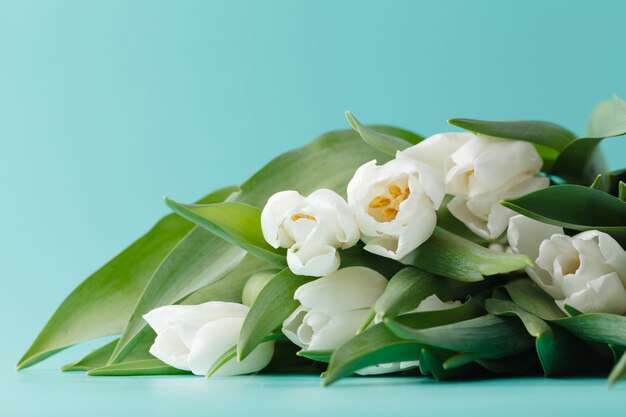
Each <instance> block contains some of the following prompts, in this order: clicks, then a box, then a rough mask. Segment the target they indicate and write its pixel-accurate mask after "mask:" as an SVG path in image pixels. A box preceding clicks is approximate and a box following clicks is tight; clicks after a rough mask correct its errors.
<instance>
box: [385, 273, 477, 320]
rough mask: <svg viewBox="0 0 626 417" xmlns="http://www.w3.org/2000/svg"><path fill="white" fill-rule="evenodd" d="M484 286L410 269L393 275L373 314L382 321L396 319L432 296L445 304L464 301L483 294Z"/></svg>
mask: <svg viewBox="0 0 626 417" xmlns="http://www.w3.org/2000/svg"><path fill="white" fill-rule="evenodd" d="M484 288H485V285H482V284H467V283H461V282H459V281H455V280H451V279H448V278H444V277H440V276H436V275H433V274H431V273H429V272H426V271H422V270H420V269H418V268H414V267H407V268H404V269H402V270H401V271H400V272H398V273H397V274H396V275H394V276H393V277H392V278H391V280H390V281H389V284H388V285H387V288H386V289H385V292H384V293H383V295H382V296H381V297H380V298H379V299H378V300H377V301H376V304H374V307H373V308H374V311H375V313H377V314H378V315H380V316H381V317H382V318H385V317H391V318H393V317H395V316H397V315H398V314H401V313H406V312H407V311H411V310H413V309H415V308H416V307H417V306H418V304H419V303H420V302H421V301H422V300H424V299H425V298H426V297H428V296H430V295H433V294H435V295H437V296H438V297H439V298H442V299H444V300H453V299H458V298H465V297H466V296H467V295H468V294H472V293H475V292H477V291H480V290H483V289H484Z"/></svg>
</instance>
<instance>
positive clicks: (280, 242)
mask: <svg viewBox="0 0 626 417" xmlns="http://www.w3.org/2000/svg"><path fill="white" fill-rule="evenodd" d="M303 200H304V197H302V196H301V195H300V194H299V193H298V192H297V191H281V192H279V193H276V194H274V195H272V196H271V197H270V198H269V200H268V201H267V203H266V204H265V207H264V208H263V211H262V212H261V229H262V231H263V237H264V238H265V240H266V241H267V243H269V244H270V245H271V246H272V247H274V248H278V247H283V248H288V247H289V246H291V245H293V243H294V241H293V239H292V238H291V237H290V236H289V235H288V234H287V233H285V231H284V230H283V228H282V223H283V221H284V219H285V218H286V217H287V216H288V214H289V213H290V212H291V211H292V210H293V208H294V207H298V206H299V205H301V204H302V202H303Z"/></svg>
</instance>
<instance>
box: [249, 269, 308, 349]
mask: <svg viewBox="0 0 626 417" xmlns="http://www.w3.org/2000/svg"><path fill="white" fill-rule="evenodd" d="M314 279H315V278H313V277H305V276H301V275H295V274H294V273H292V272H291V271H290V270H289V269H288V268H285V269H284V270H282V271H281V272H279V273H278V274H276V275H275V276H274V278H272V279H271V280H270V281H269V282H268V283H267V284H266V285H265V287H263V289H262V290H261V292H260V293H259V295H258V296H257V298H256V300H255V301H254V304H252V306H251V307H250V311H249V312H248V315H247V316H246V319H245V320H244V322H243V327H242V328H241V333H240V335H239V342H238V343H237V357H238V359H239V360H243V359H245V358H246V356H248V355H249V354H250V353H251V352H252V351H253V350H254V348H256V347H257V346H258V345H259V344H260V343H261V342H262V341H263V339H264V338H265V337H267V335H269V334H270V333H271V332H272V331H274V330H275V329H276V328H278V327H280V325H281V324H282V323H283V321H284V320H285V319H286V318H287V317H289V315H290V314H291V313H292V312H293V311H294V310H295V309H296V308H298V305H299V303H298V301H296V300H294V298H293V294H294V292H295V291H296V289H297V288H298V287H299V286H301V285H304V284H306V283H307V282H311V281H312V280H314Z"/></svg>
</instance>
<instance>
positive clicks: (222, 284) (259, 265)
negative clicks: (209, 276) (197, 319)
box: [181, 254, 275, 304]
mask: <svg viewBox="0 0 626 417" xmlns="http://www.w3.org/2000/svg"><path fill="white" fill-rule="evenodd" d="M264 271H275V269H274V266H273V265H272V264H270V263H268V262H265V261H263V260H261V259H259V258H257V257H256V256H254V255H250V254H248V255H246V256H245V257H244V258H243V260H242V261H241V263H239V265H237V267H236V268H235V269H233V271H232V272H231V273H229V274H228V275H226V276H225V277H224V278H222V279H220V280H219V281H217V282H214V283H212V284H209V285H207V286H206V287H203V288H200V289H199V290H196V291H194V292H193V293H192V294H191V295H189V297H186V298H185V299H184V300H183V301H182V302H181V304H202V303H206V302H207V301H231V302H234V303H240V302H241V301H242V292H243V288H244V286H245V285H246V282H247V281H248V278H250V276H252V275H254V274H256V273H258V272H264Z"/></svg>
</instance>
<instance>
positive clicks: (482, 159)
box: [397, 132, 549, 240]
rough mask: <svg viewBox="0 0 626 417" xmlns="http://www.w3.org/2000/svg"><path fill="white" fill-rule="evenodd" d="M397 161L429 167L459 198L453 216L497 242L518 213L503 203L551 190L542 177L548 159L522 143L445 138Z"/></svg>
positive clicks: (401, 154)
mask: <svg viewBox="0 0 626 417" xmlns="http://www.w3.org/2000/svg"><path fill="white" fill-rule="evenodd" d="M397 158H400V159H410V160H415V161H420V162H423V163H426V164H428V165H430V166H431V167H433V168H434V169H436V170H437V171H439V172H440V173H441V174H442V175H444V177H445V183H446V192H447V193H448V194H451V195H453V196H454V198H453V199H452V200H451V201H450V202H449V203H448V209H449V210H450V213H452V215H453V216H454V217H456V218H457V219H459V220H460V221H462V222H463V223H464V224H465V225H466V226H467V227H468V228H469V229H470V230H471V231H473V232H474V233H475V234H477V235H479V236H481V237H483V238H485V239H489V240H491V239H495V238H497V237H498V236H500V235H501V234H502V233H503V232H504V231H505V230H506V228H507V225H508V221H509V218H510V217H511V216H513V215H514V214H515V213H514V212H513V211H512V210H509V209H507V208H506V207H504V206H502V205H501V204H500V201H501V200H502V199H505V198H511V197H516V196H519V195H523V194H527V193H529V192H531V191H535V190H538V189H540V188H545V187H547V186H548V184H549V180H548V179H547V178H545V177H540V176H538V174H539V171H540V170H541V166H542V160H541V157H540V156H539V154H538V153H537V151H536V149H535V147H534V146H533V145H532V144H531V143H529V142H524V141H519V140H508V139H500V138H493V137H489V136H483V135H475V134H473V133H469V132H466V133H441V134H437V135H434V136H431V137H430V138H428V139H425V140H424V141H422V142H420V143H418V144H417V145H415V146H412V147H410V148H408V149H406V150H404V151H401V152H398V154H397Z"/></svg>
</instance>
